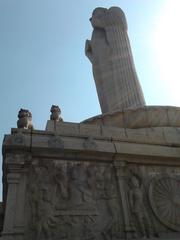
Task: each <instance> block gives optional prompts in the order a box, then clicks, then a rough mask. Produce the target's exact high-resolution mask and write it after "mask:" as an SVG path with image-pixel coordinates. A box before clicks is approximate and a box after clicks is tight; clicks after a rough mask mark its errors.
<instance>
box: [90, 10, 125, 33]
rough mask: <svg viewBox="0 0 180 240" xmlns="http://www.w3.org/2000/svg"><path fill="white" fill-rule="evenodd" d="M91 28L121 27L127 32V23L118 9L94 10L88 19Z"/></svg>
mask: <svg viewBox="0 0 180 240" xmlns="http://www.w3.org/2000/svg"><path fill="white" fill-rule="evenodd" d="M90 21H91V24H92V26H93V28H106V27H111V26H118V27H121V28H122V29H123V30H127V22H126V17H125V14H124V12H123V11H122V10H121V8H119V7H111V8H109V9H107V8H101V7H98V8H96V9H95V10H94V11H93V13H92V17H91V18H90Z"/></svg>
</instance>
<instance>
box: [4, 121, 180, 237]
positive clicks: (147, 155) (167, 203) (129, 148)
mask: <svg viewBox="0 0 180 240" xmlns="http://www.w3.org/2000/svg"><path fill="white" fill-rule="evenodd" d="M59 124H61V123H59ZM77 125H79V124H77ZM67 126H68V123H66V124H65V128H66V129H67ZM69 126H70V128H71V127H72V123H69ZM73 126H75V125H73ZM90 126H91V125H89V126H87V127H88V128H87V129H88V131H91V129H90ZM61 127H62V126H61ZM93 129H94V126H93ZM97 129H98V128H97ZM162 129H163V128H162ZM172 129H173V131H172V132H171V133H170V135H171V134H176V133H178V134H179V132H178V131H176V129H175V128H169V129H168V130H172ZM61 130H62V129H61ZM115 130H116V131H117V132H118V130H119V134H120V137H123V138H125V134H124V132H125V131H127V129H118V128H112V127H110V128H108V127H103V128H102V131H101V132H100V133H99V136H98V135H97V132H95V131H94V135H95V136H94V137H93V136H89V137H88V138H87V132H86V131H85V135H82V133H83V134H84V129H83V131H82V133H81V131H80V132H79V133H78V134H76V135H74V136H72V135H71V136H68V133H66V136H65V133H64V134H60V133H59V134H57V132H56V134H53V132H49V131H35V130H34V131H32V144H31V148H29V147H28V146H27V145H23V143H22V146H21V153H20V152H19V149H20V146H19V145H16V144H15V143H14V142H11V141H9V139H11V138H12V135H13V134H16V131H18V130H17V129H13V131H12V135H6V138H5V140H4V144H3V152H4V159H3V162H4V173H3V174H4V177H3V179H4V184H3V188H4V193H3V199H4V203H5V204H6V208H5V218H4V226H3V232H2V237H1V239H2V240H7V239H8V240H10V239H12V240H19V239H22V240H32V239H38V240H50V239H51V240H57V239H67V240H74V239H75V240H79V239H81V240H84V239H93V240H99V239H102V240H106V239H108V240H114V239H122V240H125V239H127V238H128V239H141V238H145V237H146V238H148V239H151V240H152V239H154V240H155V239H163V240H165V239H171V240H172V239H174V240H175V239H178V237H179V236H180V230H179V215H178V214H176V216H175V215H173V214H174V209H176V212H177V213H178V212H179V211H180V207H179V196H180V190H179V184H180V183H179V182H180V160H179V159H180V146H179V147H167V146H163V145H154V144H150V143H146V144H145V143H144V144H137V143H135V138H132V136H130V135H129V132H128V133H126V134H127V139H126V140H127V141H126V142H122V141H120V140H118V136H119V135H115ZM140 130H141V131H140ZM146 130H147V129H145V130H143V129H139V130H135V129H129V130H128V131H133V134H134V133H135V131H139V133H141V132H142V134H144V133H146ZM163 130H164V129H163ZM111 131H112V135H113V136H114V138H112V137H110V135H109V134H110V132H111ZM22 134H23V136H24V139H26V137H29V130H23V131H22ZM168 134H169V131H168ZM140 135H141V134H140ZM140 135H139V137H138V138H140ZM130 137H131V140H133V139H134V140H133V141H134V142H131V143H130V142H129V138H130ZM166 137H167V138H168V135H167V136H166ZM144 140H145V137H143V141H144ZM12 149H13V152H12ZM159 206H161V207H159ZM163 206H164V207H166V209H167V210H168V214H164V211H163ZM12 209H13V210H12ZM174 216H175V217H174ZM175 231H176V232H175Z"/></svg>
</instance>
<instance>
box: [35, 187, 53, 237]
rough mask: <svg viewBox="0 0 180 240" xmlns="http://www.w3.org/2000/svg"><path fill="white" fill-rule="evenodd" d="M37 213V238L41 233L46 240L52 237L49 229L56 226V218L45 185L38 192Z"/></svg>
mask: <svg viewBox="0 0 180 240" xmlns="http://www.w3.org/2000/svg"><path fill="white" fill-rule="evenodd" d="M37 215H38V221H37V240H39V239H40V238H41V237H42V235H43V236H44V237H45V239H47V240H50V239H52V235H53V231H52V230H51V229H52V228H55V227H56V224H57V219H56V217H55V214H54V208H53V204H52V202H51V199H50V197H49V189H48V188H47V187H45V186H44V187H43V188H42V189H41V192H40V199H39V206H38V211H37Z"/></svg>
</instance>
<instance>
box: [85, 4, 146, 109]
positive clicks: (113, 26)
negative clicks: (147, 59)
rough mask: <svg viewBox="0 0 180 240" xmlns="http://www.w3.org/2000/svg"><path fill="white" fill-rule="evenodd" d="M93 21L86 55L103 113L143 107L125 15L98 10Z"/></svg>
mask: <svg viewBox="0 0 180 240" xmlns="http://www.w3.org/2000/svg"><path fill="white" fill-rule="evenodd" d="M90 21H91V24H92V27H93V28H94V30H93V33H92V37H91V40H90V41H89V40H87V41H86V46H85V53H86V56H87V57H88V58H89V60H90V61H91V63H92V67H93V75H94V79H95V83H96V88H97V92H98V97H99V101H100V105H101V110H102V113H106V112H112V111H118V110H122V109H125V108H129V107H140V106H144V105H145V101H144V97H143V93H142V89H141V86H140V83H139V81H138V78H137V74H136V71H135V66H134V62H133V57H132V52H131V47H130V43H129V39H128V35H127V22H126V18H125V15H124V13H123V11H122V10H121V9H120V8H118V7H111V8H110V9H106V8H96V9H95V10H94V11H93V14H92V18H91V19H90Z"/></svg>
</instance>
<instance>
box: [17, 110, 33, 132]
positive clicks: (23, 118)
mask: <svg viewBox="0 0 180 240" xmlns="http://www.w3.org/2000/svg"><path fill="white" fill-rule="evenodd" d="M18 118H19V119H18V121H17V127H18V128H24V129H33V125H32V114H31V113H30V112H29V110H27V109H22V108H21V109H20V110H19V113H18Z"/></svg>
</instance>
